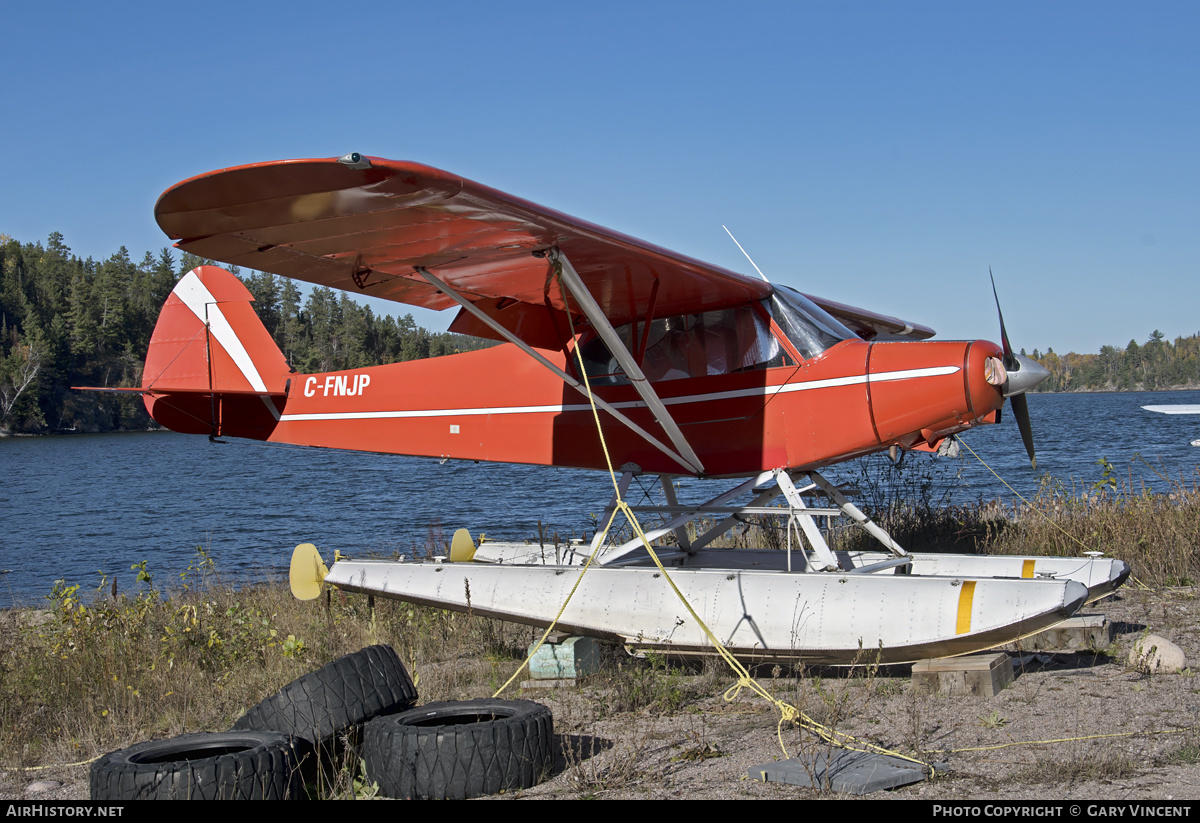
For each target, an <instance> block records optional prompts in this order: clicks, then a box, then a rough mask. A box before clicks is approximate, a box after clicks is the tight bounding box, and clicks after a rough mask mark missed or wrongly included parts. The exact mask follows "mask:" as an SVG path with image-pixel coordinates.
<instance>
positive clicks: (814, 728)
mask: <svg viewBox="0 0 1200 823" xmlns="http://www.w3.org/2000/svg"><path fill="white" fill-rule="evenodd" d="M554 266H555V277H556V278H557V279H559V286H560V288H561V290H562V295H563V301H564V303H565V302H566V296H567V289H566V287H565V286H563V284H562V280H561V277H562V264H561V263H560V262H559V261H557V260H555V261H554ZM566 315H567V323H568V325H569V326H570V333H571V339H572V340H574V339H576V335H575V322H574V319H573V318H572V317H571V311H570V307H569V306H567V311H566ZM575 356H576V359H577V360H578V363H579V373H580V375H581V376H582V377H583V384H584V388H585V389H586V391H587V396H588V403H589V404H590V405H591V409H592V417H593V419H594V420H595V422H596V432H597V434H598V435H599V437H600V448H601V450H602V451H603V453H604V461H605V463H606V465H607V466H608V475H609V479H610V480H611V481H612V484H613V496H614V499H615V500H616V505H615V506H614V507H613V510H612V514H611V515H610V516H609V518H608V522H607V523H605V524H604V531H603V532H602V533H601V535H600V539H599V540H597V541H596V542H595V545H596V548H595V550H593V552H592V554H591V555H590V556H589V557H588V560H587V563H586V564H585V565H584V567H583V569H582V570H581V571H580V573H579V577H578V579H576V581H575V585H574V587H572V589H571V592H570V593H569V594H568V595H567V600H566V601H564V603H563V605H562V608H560V609H559V611H558V614H557V615H555V618H554V621H553V622H552V623H551V624H550V626H549V627H548V628H547V629H546V631H545V632H544V633H543V634H542V637H541V639H540V640H539V641H538V643H537V645H536V646H534V648H533V649H532V650H531V651H530V653H529V656H528V657H526V658H525V661H524V662H523V663H522V664H521V665H520V667H518V668H517V671H516V672H514V673H513V675H512V677H510V678H509V679H508V681H507V682H505V684H504V685H503V686H501V687H500V688H499V689H498V690H497V691H496V694H495V695H493V697H496V696H499V695H500V693H501V692H503V691H504V690H505V689H506V688H508V686H509V685H510V684H511V683H512V682H513V680H515V679H516V677H517V675H518V674H519V673H520V672H521V671H523V670H524V668H525V667H526V666H527V665H528V664H529V661H530V660H531V659H532V657H533V655H534V654H535V653H536V652H537V650H538V649H539V648H541V646H542V644H543V643H545V641H546V638H547V637H548V636H549V635H550V632H551V630H552V629H553V628H554V626H555V625H556V624H557V622H558V620H559V618H560V617H561V616H562V613H563V611H564V610H565V609H566V607H567V603H569V602H570V600H571V597H573V596H574V594H575V591H576V590H577V589H578V588H579V584H580V582H581V581H582V580H583V575H584V574H585V573H586V572H587V570H588V569H589V568H590V567H591V564H592V561H593V560H594V559H595V557H596V554H597V553H598V552H599V551H600V547H601V546H603V545H604V541H605V539H606V538H607V536H608V532H609V529H610V528H611V526H612V522H613V520H614V519H615V518H616V514H617V512H618V511H620V512H621V513H622V514H624V515H625V517H626V519H627V520H628V522H629V525H630V526H631V527H632V528H633V530H634V531H635V532H636V533H637V536H638V539H639V540H640V541H641V543H642V546H643V547H644V548H645V549H646V552H647V553H648V554H649V555H650V558H651V559H652V560H653V561H654V565H655V566H657V567H658V570H659V572H660V573H661V574H662V576H663V579H665V580H666V581H667V583H668V584H669V585H670V587H671V590H672V591H674V592H675V596H676V597H678V598H679V601H680V602H681V603H682V604H683V606H684V608H685V609H687V611H688V614H689V615H691V617H692V619H693V620H694V621H696V625H698V626H699V627H700V628H701V629H702V630H703V632H704V634H705V635H706V636H707V637H708V639H709V641H710V642H711V643H712V644H713V648H714V649H716V651H717V654H718V655H719V656H720V657H721V659H722V660H724V661H725V663H726V665H728V666H729V668H730V669H732V670H733V672H734V674H735V675H737V682H736V683H734V685H732V686H730V687H729V688H728V689H727V690H726V691H725V694H724V699H725V700H726V701H727V702H732V701H734V700H736V699H737V697H738V695H739V694H740V693H741V691H742V689H743V688H748V689H750V690H751V691H753V692H755V693H756V694H758V695H759V696H760V697H762V698H763V699H764V700H767V701H769V702H770V703H771V704H773V705H774V706H775V708H777V709H778V710H779V715H780V716H779V722H778V723H777V724H776V727H775V733H776V739H777V740H778V742H779V748H780V750H781V751H782V752H783V755H784V757H791V755H789V754H788V750H787V745H786V744H785V743H784V742H783V725H784V724H785V723H795V724H797V725H800V726H801V727H802V728H807V729H808V730H809V731H811V732H813V733H814V734H816V735H817V736H818V737H819V738H820V739H821V740H823V741H825V742H826V743H829V744H832V745H836V746H839V747H842V748H846V749H851V750H854V751H872V752H876V753H880V754H888V755H892V756H895V757H899V758H902V759H904V760H908V761H911V762H913V763H918V764H920V765H922V766H927V767H928V768H929V769H930V771H931V772H932V771H933V767H932V766H931V765H930V764H928V763H924V762H923V761H920V760H918V759H916V758H914V757H909V756H908V755H904V754H901V753H900V752H896V751H892V750H890V749H885V748H883V747H881V746H876V745H875V744H873V743H867V742H866V741H861V740H858V739H857V738H854V737H852V736H850V735H847V734H844V733H842V732H837V731H834V730H833V729H829V728H828V727H826V726H823V725H822V724H820V723H818V722H816V721H815V720H813V719H812V718H810V717H809V716H808V715H806V714H804V713H803V712H801V711H800V710H799V709H797V708H796V707H795V706H792V705H791V704H789V703H787V702H786V701H783V700H780V699H778V698H776V697H774V696H773V695H772V694H771V693H770V692H768V691H767V690H766V689H765V688H764V687H763V686H762V685H761V684H759V683H758V681H757V680H755V679H754V677H753V676H752V675H751V674H750V672H749V670H747V669H746V667H745V666H743V665H742V663H741V661H739V660H738V659H737V658H736V657H734V656H733V654H732V653H731V652H730V651H729V650H728V649H726V648H725V646H724V644H722V643H721V641H720V640H718V639H717V637H716V636H715V635H714V634H713V633H712V631H711V630H710V629H709V628H708V626H707V625H706V624H705V623H704V621H703V620H702V619H701V618H700V615H698V614H697V613H696V611H695V609H693V608H692V605H691V604H690V603H689V602H688V601H687V598H686V597H684V595H683V592H681V591H680V590H679V587H678V586H676V585H675V581H674V580H672V579H671V575H670V574H668V573H667V570H666V568H665V567H664V566H663V564H662V561H661V560H660V559H659V557H658V554H657V553H655V551H654V548H653V547H652V546H651V545H650V541H649V539H648V538H647V537H646V534H645V532H643V531H642V527H641V524H640V523H638V519H637V516H636V515H635V514H634V513H633V510H632V509H630V508H629V505H628V504H627V503H626V502H625V501H624V500H623V499H622V497H621V486H620V483H618V482H617V475H616V471H615V470H614V469H613V465H612V457H611V456H610V455H609V452H608V443H607V442H606V440H605V438H604V427H603V426H602V425H601V423H600V413H599V411H598V410H597V408H596V400H595V397H594V395H593V394H592V385H591V381H590V380H589V379H588V374H587V369H586V368H585V367H584V363H583V353H582V352H581V350H580V348H579V346H578V345H576V346H575ZM850 743H854V744H857V745H858V746H862V747H865V748H861V749H856V748H854V747H853V746H851V745H849V744H850Z"/></svg>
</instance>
